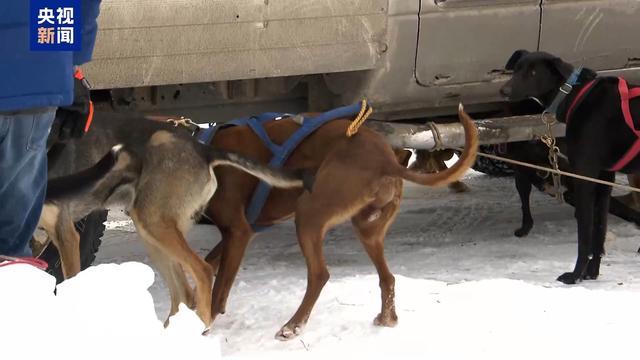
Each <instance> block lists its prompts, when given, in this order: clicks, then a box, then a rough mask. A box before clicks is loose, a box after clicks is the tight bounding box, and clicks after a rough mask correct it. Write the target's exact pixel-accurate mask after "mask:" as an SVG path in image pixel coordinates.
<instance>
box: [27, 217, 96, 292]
mask: <svg viewBox="0 0 640 360" xmlns="http://www.w3.org/2000/svg"><path fill="white" fill-rule="evenodd" d="M107 213H108V211H106V210H96V211H94V212H92V213H91V214H89V215H87V216H86V217H85V218H84V219H82V220H80V221H78V222H77V223H76V224H75V225H76V229H77V230H78V233H79V234H80V268H81V269H82V270H84V269H86V268H88V267H89V266H90V265H91V264H92V263H93V261H94V260H95V259H96V253H97V252H98V248H99V247H100V244H101V243H102V236H103V235H104V230H105V225H104V223H105V221H107ZM39 258H40V259H42V260H44V261H46V262H47V264H49V268H48V269H47V272H48V273H49V274H51V275H53V276H55V277H56V282H57V283H60V282H62V280H64V277H63V275H62V265H61V263H60V255H59V254H58V250H57V249H56V247H55V246H54V245H53V243H52V242H49V244H47V247H46V248H45V249H44V251H43V252H42V254H40V256H39Z"/></svg>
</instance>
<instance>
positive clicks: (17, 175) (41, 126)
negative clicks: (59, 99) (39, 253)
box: [0, 108, 55, 256]
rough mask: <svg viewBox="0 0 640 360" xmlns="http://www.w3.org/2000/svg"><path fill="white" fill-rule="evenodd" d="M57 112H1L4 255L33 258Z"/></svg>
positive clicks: (0, 247)
mask: <svg viewBox="0 0 640 360" xmlns="http://www.w3.org/2000/svg"><path fill="white" fill-rule="evenodd" d="M54 117H55V108H42V109H33V110H25V111H19V112H13V113H1V112H0V254H2V255H10V256H31V248H30V246H29V242H30V240H31V236H33V232H34V231H35V229H36V226H37V225H38V220H39V219H40V213H41V212H42V205H43V203H44V197H45V193H46V188H47V149H46V143H47V136H48V135H49V129H50V128H51V123H52V122H53V119H54Z"/></svg>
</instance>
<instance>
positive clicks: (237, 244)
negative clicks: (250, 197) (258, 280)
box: [211, 221, 253, 321]
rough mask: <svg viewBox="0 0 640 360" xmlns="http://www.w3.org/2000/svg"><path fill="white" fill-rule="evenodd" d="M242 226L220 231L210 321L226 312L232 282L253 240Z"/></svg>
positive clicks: (245, 226) (247, 229)
mask: <svg viewBox="0 0 640 360" xmlns="http://www.w3.org/2000/svg"><path fill="white" fill-rule="evenodd" d="M242 223H243V224H242V225H238V226H233V227H232V228H229V229H220V230H221V233H222V240H221V241H220V244H218V245H221V246H222V249H221V252H222V257H220V258H219V265H220V267H219V268H218V273H217V275H216V280H215V283H214V285H213V290H211V291H212V295H211V296H212V297H211V299H212V300H211V315H212V321H213V320H214V319H215V317H216V316H217V315H218V314H224V313H225V312H226V306H227V299H228V298H229V292H230V291H231V286H232V285H233V281H234V280H235V278H236V275H237V274H238V270H239V269H240V264H241V263H242V258H243V256H244V253H245V251H246V249H247V246H248V245H249V243H250V242H251V239H252V238H253V231H252V230H251V228H250V227H249V224H248V223H247V222H246V221H243V222H242Z"/></svg>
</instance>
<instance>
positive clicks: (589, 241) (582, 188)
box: [558, 173, 597, 284]
mask: <svg viewBox="0 0 640 360" xmlns="http://www.w3.org/2000/svg"><path fill="white" fill-rule="evenodd" d="M581 175H585V176H590V177H595V176H597V173H596V174H584V173H581ZM595 187H596V186H595V183H592V182H588V181H583V180H577V181H575V184H574V193H575V197H576V199H575V203H576V209H575V214H576V219H577V223H578V257H577V259H576V265H575V267H574V269H573V271H572V272H567V273H564V274H562V275H560V276H559V277H558V281H560V282H562V283H565V284H575V283H577V282H579V281H581V280H582V278H583V276H584V275H585V273H586V271H587V266H588V265H589V260H590V259H592V258H593V252H592V251H593V234H594V232H593V228H594V227H593V226H594V224H593V220H594V216H593V215H594V207H595V206H594V203H595Z"/></svg>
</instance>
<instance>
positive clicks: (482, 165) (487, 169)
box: [472, 145, 513, 176]
mask: <svg viewBox="0 0 640 360" xmlns="http://www.w3.org/2000/svg"><path fill="white" fill-rule="evenodd" d="M478 150H479V151H480V152H483V153H487V154H493V155H500V154H499V153H498V150H497V146H493V145H480V147H479V149H478ZM472 168H473V170H475V171H479V172H481V173H485V174H487V175H490V176H512V175H513V169H512V168H511V166H509V164H507V163H505V162H503V161H499V160H494V159H489V158H487V157H484V156H478V157H477V158H476V163H475V164H474V165H473V167H472Z"/></svg>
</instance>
